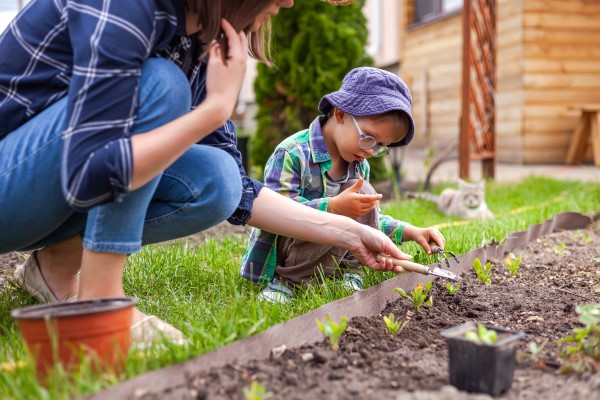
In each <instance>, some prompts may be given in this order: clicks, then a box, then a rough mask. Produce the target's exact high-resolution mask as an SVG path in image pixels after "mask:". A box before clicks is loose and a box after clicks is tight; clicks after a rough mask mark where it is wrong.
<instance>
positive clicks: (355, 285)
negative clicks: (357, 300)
mask: <svg viewBox="0 0 600 400" xmlns="http://www.w3.org/2000/svg"><path fill="white" fill-rule="evenodd" d="M342 287H343V288H344V289H348V290H351V291H353V292H358V291H359V290H361V289H362V287H363V279H362V276H360V275H358V274H353V273H351V272H344V274H343V275H342Z"/></svg>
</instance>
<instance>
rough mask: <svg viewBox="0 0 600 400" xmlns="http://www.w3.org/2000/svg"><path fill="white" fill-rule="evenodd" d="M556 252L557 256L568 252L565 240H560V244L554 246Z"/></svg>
mask: <svg viewBox="0 0 600 400" xmlns="http://www.w3.org/2000/svg"><path fill="white" fill-rule="evenodd" d="M553 250H554V254H556V255H557V256H561V257H562V256H564V255H565V253H566V251H567V250H566V244H565V242H564V241H563V242H560V244H559V245H557V246H556V247H554V249H553Z"/></svg>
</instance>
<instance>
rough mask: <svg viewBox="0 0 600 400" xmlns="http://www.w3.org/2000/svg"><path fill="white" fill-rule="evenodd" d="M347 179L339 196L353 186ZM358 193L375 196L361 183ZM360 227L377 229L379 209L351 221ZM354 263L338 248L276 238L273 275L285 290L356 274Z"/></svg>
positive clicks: (352, 258)
mask: <svg viewBox="0 0 600 400" xmlns="http://www.w3.org/2000/svg"><path fill="white" fill-rule="evenodd" d="M356 181H357V180H356V179H349V180H348V182H346V183H345V184H343V185H342V186H341V188H340V193H341V192H342V191H344V190H346V189H347V188H349V187H352V186H353V185H354V184H355V183H356ZM359 193H363V194H377V192H376V191H375V189H373V186H371V184H370V183H368V182H363V186H362V188H361V190H360V191H359ZM355 220H356V221H358V222H360V223H361V224H364V225H369V226H370V227H373V228H375V229H379V206H377V207H375V208H374V209H373V210H372V211H370V212H368V213H367V214H365V215H363V216H361V217H358V218H355ZM358 266H359V263H358V260H356V259H355V258H354V256H353V255H352V253H350V252H349V251H347V250H346V249H343V248H341V247H333V246H330V245H325V244H317V243H312V242H306V241H303V240H298V239H292V238H288V237H284V236H280V237H279V239H278V241H277V267H276V269H275V275H276V276H277V277H279V279H280V280H282V281H283V282H285V283H286V284H287V285H289V286H294V285H297V284H309V283H310V282H311V281H313V280H314V279H317V280H318V279H319V278H320V277H321V276H323V277H334V276H338V277H339V276H340V275H341V273H343V272H358V270H359V268H358Z"/></svg>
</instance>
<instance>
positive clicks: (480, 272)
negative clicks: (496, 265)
mask: <svg viewBox="0 0 600 400" xmlns="http://www.w3.org/2000/svg"><path fill="white" fill-rule="evenodd" d="M473 269H474V270H475V273H476V274H477V279H479V281H480V282H481V283H485V284H486V286H491V285H492V279H491V278H492V263H491V262H489V261H488V262H487V263H486V264H485V266H482V265H481V261H480V260H479V258H476V259H474V260H473Z"/></svg>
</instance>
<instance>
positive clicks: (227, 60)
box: [204, 19, 248, 123]
mask: <svg viewBox="0 0 600 400" xmlns="http://www.w3.org/2000/svg"><path fill="white" fill-rule="evenodd" d="M221 27H222V28H223V31H224V32H225V35H226V36H227V43H228V46H229V51H228V54H226V55H225V57H223V53H222V52H223V51H224V50H223V49H221V47H220V46H219V45H218V44H216V43H215V44H212V45H211V46H212V47H211V49H210V51H209V58H208V66H207V71H206V99H205V100H204V101H205V102H207V103H209V104H212V105H214V106H215V107H214V109H215V111H216V112H222V113H223V115H222V117H223V118H222V119H223V123H225V121H226V120H227V118H229V117H230V116H231V113H232V112H233V108H234V107H235V103H236V101H237V98H238V95H239V92H240V88H241V87H242V82H243V81H244V74H245V73H246V62H247V60H248V38H247V37H246V34H245V33H244V32H243V31H241V32H240V33H237V32H236V31H235V29H234V28H233V27H232V26H231V24H230V23H229V22H227V21H226V20H225V19H223V20H221Z"/></svg>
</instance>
